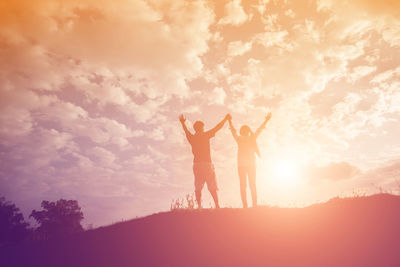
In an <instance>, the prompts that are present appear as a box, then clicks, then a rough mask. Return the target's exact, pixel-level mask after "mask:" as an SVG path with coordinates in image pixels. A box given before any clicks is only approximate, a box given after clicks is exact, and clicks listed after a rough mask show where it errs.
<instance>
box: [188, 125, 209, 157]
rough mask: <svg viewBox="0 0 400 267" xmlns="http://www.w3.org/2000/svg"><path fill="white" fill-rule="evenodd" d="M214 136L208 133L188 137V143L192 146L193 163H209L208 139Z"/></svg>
mask: <svg viewBox="0 0 400 267" xmlns="http://www.w3.org/2000/svg"><path fill="white" fill-rule="evenodd" d="M214 135H215V133H213V132H211V131H208V132H203V133H195V134H194V135H191V136H188V140H189V143H190V144H191V145H192V152H193V156H194V159H193V162H210V163H211V152H210V139H211V138H213V137H214Z"/></svg>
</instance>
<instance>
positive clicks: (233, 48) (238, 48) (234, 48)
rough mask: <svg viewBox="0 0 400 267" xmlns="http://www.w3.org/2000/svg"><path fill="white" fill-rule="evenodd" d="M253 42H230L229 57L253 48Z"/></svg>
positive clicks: (239, 54)
mask: <svg viewBox="0 0 400 267" xmlns="http://www.w3.org/2000/svg"><path fill="white" fill-rule="evenodd" d="M251 46H252V43H251V42H246V43H243V42H242V41H235V42H231V43H229V44H228V53H227V55H228V57H235V56H241V55H243V54H244V53H246V52H248V51H249V50H250V49H251Z"/></svg>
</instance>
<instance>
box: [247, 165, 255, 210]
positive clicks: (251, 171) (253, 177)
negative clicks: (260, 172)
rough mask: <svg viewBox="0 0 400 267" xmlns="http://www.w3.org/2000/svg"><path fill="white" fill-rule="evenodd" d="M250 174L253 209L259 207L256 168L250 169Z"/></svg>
mask: <svg viewBox="0 0 400 267" xmlns="http://www.w3.org/2000/svg"><path fill="white" fill-rule="evenodd" d="M248 173H249V186H250V191H251V198H252V201H253V202H252V203H253V207H257V187H256V166H251V167H249V172H248Z"/></svg>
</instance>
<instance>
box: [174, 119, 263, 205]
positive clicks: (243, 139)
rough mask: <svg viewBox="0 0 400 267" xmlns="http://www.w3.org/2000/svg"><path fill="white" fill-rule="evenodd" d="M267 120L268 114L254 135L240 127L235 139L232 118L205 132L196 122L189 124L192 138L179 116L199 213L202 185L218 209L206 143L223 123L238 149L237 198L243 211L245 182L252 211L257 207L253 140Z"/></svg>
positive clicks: (254, 140) (246, 128)
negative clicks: (185, 141)
mask: <svg viewBox="0 0 400 267" xmlns="http://www.w3.org/2000/svg"><path fill="white" fill-rule="evenodd" d="M270 118H271V113H268V115H267V116H266V117H265V120H264V122H263V123H262V124H261V125H260V127H258V129H257V130H256V131H255V132H254V133H253V132H252V131H251V129H250V127H249V126H247V125H243V126H242V127H240V130H239V135H238V134H237V132H236V129H235V128H234V126H233V123H232V116H231V115H230V114H227V115H226V116H225V118H224V119H223V120H222V121H220V122H219V123H218V124H217V125H216V126H215V127H214V128H212V129H211V130H208V131H205V130H204V123H203V122H202V121H196V122H195V123H194V124H193V128H194V134H192V133H191V132H190V131H189V130H188V128H187V126H186V118H185V117H184V116H183V115H180V116H179V121H180V122H181V124H182V128H183V130H184V131H185V135H186V139H187V140H188V141H189V143H190V145H191V147H192V153H193V156H194V159H193V174H194V188H195V195H196V202H197V206H198V208H199V209H201V208H202V205H201V191H202V189H203V187H204V184H205V183H206V184H207V188H208V191H210V194H211V196H212V198H213V200H214V203H215V207H216V208H219V201H218V194H217V190H218V185H217V179H216V176H215V169H214V165H213V163H212V160H211V151H210V139H211V138H213V137H214V136H215V134H216V133H217V132H218V131H219V130H221V129H222V127H223V126H224V125H225V123H226V122H227V121H228V123H229V128H230V130H231V132H232V136H233V138H234V139H235V141H236V143H237V145H238V156H237V166H238V174H239V180H240V196H241V199H242V203H243V207H244V208H247V196H246V189H247V180H248V181H249V187H250V191H251V196H252V204H253V207H256V206H257V189H256V154H257V155H258V156H260V151H259V149H258V146H257V137H258V136H259V135H260V133H261V131H262V130H263V129H264V128H265V126H266V125H267V123H268V121H269V120H270Z"/></svg>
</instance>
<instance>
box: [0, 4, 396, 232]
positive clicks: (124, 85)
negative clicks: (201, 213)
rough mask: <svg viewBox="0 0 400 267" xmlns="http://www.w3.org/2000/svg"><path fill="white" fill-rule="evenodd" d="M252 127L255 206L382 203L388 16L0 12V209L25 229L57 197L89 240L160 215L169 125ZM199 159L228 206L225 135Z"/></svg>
mask: <svg viewBox="0 0 400 267" xmlns="http://www.w3.org/2000/svg"><path fill="white" fill-rule="evenodd" d="M268 112H272V119H271V120H270V122H269V124H268V125H267V128H266V129H265V131H264V132H263V133H262V134H261V135H260V137H259V139H258V143H259V147H260V150H261V154H262V157H261V158H260V159H259V160H258V162H257V187H258V192H259V200H260V202H261V204H268V205H280V206H304V205H308V204H311V203H314V202H319V201H325V200H327V199H329V198H332V197H335V196H344V195H349V194H352V193H353V192H354V191H356V192H361V193H367V194H371V193H376V192H378V191H379V190H380V188H382V190H387V191H390V192H393V193H397V192H398V190H399V189H400V138H399V136H400V124H399V119H400V1H396V0H383V1H378V0H373V1H370V0H369V1H368V0H348V1H345V0H315V1H314V0H310V1H308V0H307V1H306V0H304V1H298V0H296V1H294V0H293V1H290V0H287V1H285V0H282V1H280V0H277V1H274V0H259V1H244V0H242V1H240V0H232V1H231V0H228V1H219V0H218V1H180V0H169V1H167V0H149V1H140V0H119V1H105V0H59V1H55V0H36V1H26V0H3V1H1V2H0V166H1V167H0V196H5V197H6V199H7V200H10V201H12V202H14V203H16V205H17V206H19V207H20V208H21V209H22V211H23V212H24V214H25V216H26V217H27V216H28V215H29V213H30V211H31V210H32V209H38V208H40V202H41V201H42V200H52V201H54V200H57V199H59V198H66V199H76V200H78V201H79V203H80V205H81V207H82V209H83V212H84V215H85V221H84V223H86V224H89V223H93V224H94V225H95V226H99V225H105V224H109V223H112V222H116V221H120V220H122V219H130V218H134V217H135V216H143V215H147V214H151V213H154V212H159V211H166V210H169V207H170V203H171V200H172V199H174V198H177V197H183V196H185V195H186V194H187V193H192V192H193V190H194V186H193V173H192V160H193V156H192V154H191V149H190V146H189V144H188V143H187V141H186V139H185V137H184V133H183V130H182V128H181V126H180V123H179V121H178V116H179V114H180V113H183V114H185V116H186V117H187V119H188V126H189V129H190V130H192V123H193V122H194V121H196V120H202V121H204V123H205V128H206V129H209V128H211V127H213V126H214V125H215V124H216V123H218V122H219V121H220V120H221V119H222V118H223V117H224V116H225V114H227V113H231V114H232V117H233V123H234V125H235V126H236V127H237V128H238V127H239V126H240V125H242V124H248V125H249V126H250V127H251V128H252V129H253V130H255V129H256V127H258V126H259V124H261V122H262V121H263V120H264V118H265V115H266V114H267V113H268ZM211 148H212V158H213V161H214V164H215V168H216V174H217V180H218V184H219V187H220V190H219V196H220V202H221V205H222V206H224V207H240V206H241V200H240V194H239V179H238V176H237V170H236V153H237V147H236V144H235V142H234V139H233V138H232V136H231V133H230V131H229V129H228V126H227V125H226V126H225V127H224V128H223V129H222V130H221V131H220V132H219V133H218V134H217V135H216V137H215V138H214V139H213V141H212V144H211ZM203 194H204V196H205V199H204V201H205V206H209V203H210V201H211V198H210V196H209V194H208V192H207V191H206V190H204V191H203Z"/></svg>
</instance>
